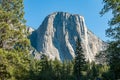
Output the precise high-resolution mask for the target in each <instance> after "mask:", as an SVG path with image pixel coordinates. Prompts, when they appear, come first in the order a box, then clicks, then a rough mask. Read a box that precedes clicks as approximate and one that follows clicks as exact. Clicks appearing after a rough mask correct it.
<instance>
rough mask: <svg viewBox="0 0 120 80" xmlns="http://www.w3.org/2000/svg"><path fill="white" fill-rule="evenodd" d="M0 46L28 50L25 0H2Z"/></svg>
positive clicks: (0, 9) (0, 4) (0, 7)
mask: <svg viewBox="0 0 120 80" xmlns="http://www.w3.org/2000/svg"><path fill="white" fill-rule="evenodd" d="M0 14H1V16H0V48H4V49H13V48H15V49H17V50H18V49H19V50H26V49H27V48H28V47H29V43H30V42H29V40H28V39H27V37H26V36H25V25H24V24H25V20H24V11H23V0H0Z"/></svg>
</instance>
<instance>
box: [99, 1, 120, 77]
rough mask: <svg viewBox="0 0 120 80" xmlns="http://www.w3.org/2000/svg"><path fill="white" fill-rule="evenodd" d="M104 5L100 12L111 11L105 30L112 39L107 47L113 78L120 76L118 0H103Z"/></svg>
mask: <svg viewBox="0 0 120 80" xmlns="http://www.w3.org/2000/svg"><path fill="white" fill-rule="evenodd" d="M103 3H104V7H103V9H102V10H101V12H100V14H101V15H104V14H105V13H107V12H112V15H113V17H112V19H111V20H110V21H109V22H108V24H109V25H110V27H109V28H108V29H107V30H106V35H107V36H108V37H110V38H111V39H112V40H113V41H111V42H110V43H109V47H108V49H107V53H108V56H107V57H106V58H108V62H109V65H110V71H112V73H114V75H115V79H119V78H120V67H119V66H120V62H119V61H120V0H103Z"/></svg>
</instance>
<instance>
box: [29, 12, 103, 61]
mask: <svg viewBox="0 0 120 80" xmlns="http://www.w3.org/2000/svg"><path fill="white" fill-rule="evenodd" d="M77 37H78V38H80V39H81V40H82V47H83V49H84V54H85V57H86V59H87V60H89V61H90V62H91V61H94V60H95V59H94V58H95V55H96V54H97V53H98V52H99V51H101V50H103V49H104V48H105V42H103V41H102V40H101V39H99V38H98V37H97V36H96V35H94V34H93V33H92V32H91V31H90V30H89V29H88V28H87V27H86V24H85V21H84V17H82V16H80V15H77V14H69V13H66V12H55V13H52V14H50V15H48V16H47V17H46V18H45V20H44V21H43V23H42V24H41V25H40V27H39V28H38V29H37V30H35V31H34V32H33V33H32V35H31V44H32V46H33V47H34V48H35V49H36V50H37V51H38V52H40V53H41V54H45V55H47V56H48V57H49V58H50V59H55V58H57V59H59V60H62V61H63V60H65V59H73V58H74V57H75V43H76V39H77ZM37 58H39V55H37Z"/></svg>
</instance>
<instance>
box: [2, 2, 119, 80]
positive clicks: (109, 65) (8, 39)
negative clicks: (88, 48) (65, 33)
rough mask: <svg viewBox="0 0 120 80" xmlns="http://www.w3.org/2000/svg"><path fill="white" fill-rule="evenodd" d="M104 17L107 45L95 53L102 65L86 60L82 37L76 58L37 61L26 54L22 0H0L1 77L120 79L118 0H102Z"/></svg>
mask: <svg viewBox="0 0 120 80" xmlns="http://www.w3.org/2000/svg"><path fill="white" fill-rule="evenodd" d="M103 3H104V6H103V8H102V9H101V11H100V15H101V16H103V15H104V14H106V13H107V12H111V13H112V15H113V17H112V19H111V20H110V21H108V24H109V26H110V27H109V28H108V29H107V30H106V31H105V33H106V36H107V37H109V38H110V39H111V41H109V42H107V43H108V44H109V46H108V47H107V49H106V50H105V51H102V52H101V53H100V54H99V55H97V56H96V59H97V58H100V57H101V56H105V57H106V59H105V62H106V63H105V64H102V63H100V64H96V63H95V62H89V61H86V60H85V56H84V54H83V49H82V47H81V40H80V39H77V41H76V50H75V54H76V56H75V59H73V60H71V61H70V60H65V61H63V62H61V61H59V60H57V59H55V60H49V59H48V57H47V56H46V55H42V56H41V59H40V60H37V59H34V57H33V56H32V55H31V54H29V51H30V50H31V48H32V47H31V44H30V41H29V33H28V32H26V27H27V26H26V25H25V23H26V20H25V19H24V14H25V12H24V4H23V0H0V80H119V79H120V0H103Z"/></svg>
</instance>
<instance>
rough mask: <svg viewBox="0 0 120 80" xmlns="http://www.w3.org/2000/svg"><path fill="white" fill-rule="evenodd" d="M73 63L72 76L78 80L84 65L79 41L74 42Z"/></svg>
mask: <svg viewBox="0 0 120 80" xmlns="http://www.w3.org/2000/svg"><path fill="white" fill-rule="evenodd" d="M75 55H76V56H75V63H74V74H75V76H76V78H77V80H80V76H81V71H82V70H83V67H84V65H85V63H86V62H85V56H84V54H83V49H82V45H81V42H80V40H79V39H77V41H76V50H75Z"/></svg>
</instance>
